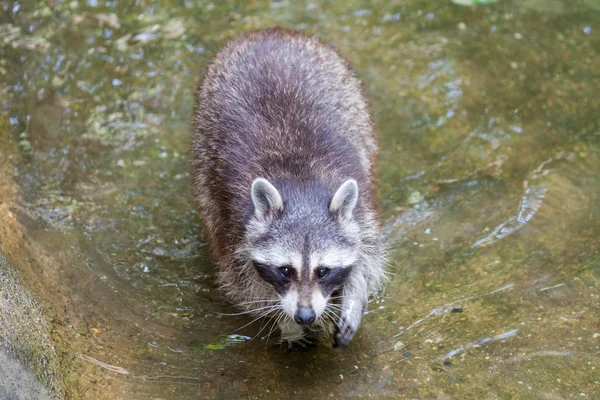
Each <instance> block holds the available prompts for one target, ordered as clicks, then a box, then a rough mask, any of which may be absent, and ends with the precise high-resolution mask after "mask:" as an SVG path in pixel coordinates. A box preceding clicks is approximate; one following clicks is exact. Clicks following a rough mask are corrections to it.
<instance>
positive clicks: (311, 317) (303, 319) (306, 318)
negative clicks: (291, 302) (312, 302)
mask: <svg viewBox="0 0 600 400" xmlns="http://www.w3.org/2000/svg"><path fill="white" fill-rule="evenodd" d="M315 319H317V314H316V313H315V310H313V308H312V307H306V306H299V307H298V310H297V311H296V315H294V320H295V321H296V322H297V323H299V324H302V325H310V324H312V323H313V322H315Z"/></svg>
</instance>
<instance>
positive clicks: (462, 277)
mask: <svg viewBox="0 0 600 400" xmlns="http://www.w3.org/2000/svg"><path fill="white" fill-rule="evenodd" d="M1 7H2V10H1V14H0V15H1V16H0V45H1V47H0V56H1V57H0V75H1V76H2V80H1V81H0V104H1V111H0V138H1V140H0V145H1V146H0V167H1V169H0V172H2V180H1V181H0V221H2V222H3V224H2V227H0V240H1V245H0V250H1V252H2V253H3V254H4V255H5V256H6V257H7V259H8V260H9V261H10V262H11V263H12V265H14V266H16V267H15V268H16V269H17V270H18V273H19V276H20V279H21V282H22V284H23V287H24V288H23V290H26V291H28V292H31V293H32V295H33V296H34V297H35V298H36V299H37V301H38V302H39V303H40V306H39V308H40V309H41V311H40V312H42V313H43V314H44V316H43V317H41V319H43V320H44V321H45V323H46V324H48V325H47V326H48V328H47V335H48V337H49V338H50V339H51V340H52V345H51V346H47V351H48V352H49V354H48V355H46V356H45V358H44V359H47V360H50V361H49V362H48V363H47V364H43V366H41V367H40V365H41V364H40V363H39V362H37V363H36V362H35V361H34V362H29V361H28V360H32V359H33V360H36V359H35V358H32V357H28V354H29V353H32V352H35V351H37V350H31V349H30V347H28V345H27V340H24V339H23V340H21V341H18V340H17V341H15V340H13V341H8V340H6V337H9V336H10V335H9V334H8V333H7V332H9V329H8V328H6V331H5V332H2V331H0V338H3V339H5V340H3V341H0V343H2V344H3V346H6V347H7V348H9V349H11V351H14V353H15V354H17V355H19V357H20V359H21V360H22V361H23V362H24V363H25V364H28V363H29V367H31V364H33V365H34V366H35V367H34V368H33V371H34V372H35V373H36V374H37V376H38V377H39V378H40V379H41V380H42V381H43V382H44V383H46V384H47V386H48V387H49V388H50V390H51V391H52V393H53V394H54V395H62V396H64V397H68V398H86V399H87V398H89V399H96V398H106V399H111V398H115V399H121V398H126V399H147V398H161V399H180V398H204V397H208V398H212V397H216V398H223V397H224V398H237V397H243V396H245V397H249V398H259V397H264V398H282V397H292V396H296V397H299V398H321V397H332V398H339V397H368V396H371V397H375V398H428V399H429V398H435V399H450V398H457V399H463V398H478V399H480V398H487V399H496V398H546V399H562V398H575V397H576V398H598V397H600V374H599V368H600V365H599V364H600V363H599V362H598V360H599V355H600V324H599V323H600V318H599V315H600V241H599V240H598V237H600V174H599V173H598V171H600V125H599V119H600V114H599V113H598V110H600V95H599V93H600V72H599V71H600V69H599V68H598V65H600V3H598V2H597V1H595V0H585V1H583V0H582V1H566V0H565V1H561V0H551V1H550V0H547V1H536V0H527V1H526V0H523V1H521V2H517V1H499V2H498V3H496V4H492V5H485V6H478V7H474V8H471V7H464V6H460V5H456V4H453V3H452V2H450V1H446V2H440V1H425V0H422V1H419V0H410V1H405V2H402V3H401V4H398V5H394V4H389V2H384V1H375V2H366V1H349V2H325V3H323V4H318V3H317V2H310V3H303V4H298V3H296V2H286V1H273V2H248V3H243V4H238V3H236V2H229V1H227V2H191V1H144V0H139V1H136V2H135V3H134V2H119V1H99V0H88V1H86V2H78V1H71V2H55V1H39V2H33V1H32V2H27V3H21V2H14V1H8V2H5V3H3V4H2V6H1ZM273 25H280V26H284V27H288V28H293V29H299V30H302V31H305V32H308V33H315V34H318V35H319V36H320V37H321V38H322V39H323V40H324V41H326V42H328V43H331V44H333V45H334V46H335V47H336V48H338V49H339V51H340V52H341V53H342V54H343V55H344V56H345V57H346V58H347V59H348V60H349V61H350V62H351V63H352V64H353V65H354V66H355V69H356V71H357V74H358V76H359V77H360V78H361V79H362V81H363V82H364V87H365V92H366V95H367V97H368V99H369V101H370V103H371V107H372V112H373V119H374V121H375V124H376V129H377V131H378V135H379V141H380V145H381V152H380V159H379V178H380V198H381V205H382V210H383V222H384V231H385V235H386V241H387V243H388V245H389V248H390V265H389V271H390V276H391V279H390V282H389V283H388V285H387V287H386V288H385V290H384V291H383V292H382V293H381V294H380V295H379V296H378V297H376V298H374V299H373V301H372V303H371V305H370V310H369V312H368V314H367V315H366V316H365V318H364V323H363V325H362V328H361V330H360V331H359V333H358V335H357V337H356V339H355V340H354V341H353V342H352V344H351V346H350V347H349V348H348V349H345V350H341V351H338V350H333V349H329V348H327V347H323V346H321V347H319V348H317V349H314V350H311V351H308V352H291V353H290V352H287V351H284V350H283V349H281V348H280V347H279V346H277V345H276V337H274V336H276V335H274V334H271V337H270V338H269V340H267V339H266V338H267V336H269V332H270V326H268V325H265V324H264V323H262V322H260V321H258V322H256V323H254V324H251V325H249V326H246V327H244V325H246V324H247V323H248V322H250V321H251V320H249V319H247V318H245V317H243V316H242V317H223V316H221V315H220V314H221V313H232V312H235V310H234V309H232V308H231V307H230V306H229V304H228V303H227V302H226V301H225V300H224V299H223V298H221V297H220V296H219V294H218V290H217V288H216V287H215V285H214V283H213V272H212V266H211V264H210V261H209V260H208V257H207V254H206V247H205V243H204V242H203V239H202V237H201V234H200V226H201V225H200V221H199V220H198V217H197V215H196V212H195V210H194V206H195V205H194V200H193V197H192V196H191V190H190V166H189V159H190V155H189V132H190V120H191V113H192V106H193V102H194V89H195V85H196V82H197V81H198V80H199V79H200V77H201V76H202V73H203V69H204V67H205V66H206V64H207V62H208V61H209V60H210V59H211V57H212V56H213V55H214V53H215V52H216V51H218V50H219V49H220V48H221V47H222V46H223V45H224V43H226V41H227V40H228V39H230V38H233V37H235V36H236V35H237V34H239V33H241V32H244V31H247V30H249V29H256V28H260V27H266V26H273ZM14 307H17V306H14ZM18 312H19V311H17V313H18ZM28 315H29V314H23V318H28ZM13 325H14V322H13ZM0 326H2V325H0ZM7 326H8V325H7ZM45 326H46V325H44V327H45ZM240 328H241V329H240ZM44 329H46V328H44ZM11 332H12V331H11ZM44 332H46V331H44ZM44 334H46V333H44ZM13 336H14V337H23V334H21V336H18V335H16V334H15V335H13ZM249 339H253V340H249ZM4 343H6V344H4ZM29 355H30V354H29ZM44 369H45V373H44Z"/></svg>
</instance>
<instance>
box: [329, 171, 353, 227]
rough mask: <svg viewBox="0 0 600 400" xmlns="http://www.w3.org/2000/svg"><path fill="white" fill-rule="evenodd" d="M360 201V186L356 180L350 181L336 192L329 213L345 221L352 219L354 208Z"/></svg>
mask: <svg viewBox="0 0 600 400" xmlns="http://www.w3.org/2000/svg"><path fill="white" fill-rule="evenodd" d="M357 201H358V184H357V183H356V180H354V179H348V180H347V181H346V182H344V183H342V186H340V187H339V189H338V190H337V191H336V192H335V194H334V195H333V199H331V203H329V212H330V213H331V214H333V215H336V216H341V217H342V218H345V219H350V218H352V213H353V212H354V207H356V202H357Z"/></svg>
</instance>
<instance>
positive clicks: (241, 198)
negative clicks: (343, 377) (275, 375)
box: [193, 29, 384, 346]
mask: <svg viewBox="0 0 600 400" xmlns="http://www.w3.org/2000/svg"><path fill="white" fill-rule="evenodd" d="M196 99H197V102H196V108H195V118H194V134H193V169H194V190H195V195H196V198H197V200H198V206H199V211H200V214H201V217H202V219H203V227H204V232H205V236H206V239H207V241H208V243H209V246H210V250H211V253H212V257H213V260H214V261H215V263H216V266H217V279H218V283H219V285H220V287H221V288H222V290H223V292H224V294H225V295H226V296H227V297H228V298H229V299H230V300H231V301H232V302H233V304H234V305H237V306H239V307H242V308H244V309H247V310H253V309H257V308H259V307H264V306H268V305H271V304H273V302H272V301H270V300H272V299H276V298H277V293H276V291H275V289H274V287H273V286H272V285H271V284H269V283H267V282H266V281H265V280H264V279H263V278H262V277H261V276H260V274H259V271H258V270H257V268H256V267H255V265H253V263H252V262H250V257H249V254H250V253H251V251H252V249H253V246H256V243H259V242H260V237H259V236H260V235H261V234H266V232H265V228H264V227H263V226H262V225H260V224H259V223H258V222H257V221H256V220H255V218H253V216H254V207H253V203H252V200H251V198H250V186H251V184H252V182H253V180H254V179H255V178H257V177H263V178H265V179H268V180H269V182H271V183H272V184H273V185H274V186H275V187H276V188H277V190H278V191H279V193H280V194H281V197H282V199H283V202H284V204H285V210H286V212H295V213H297V214H298V215H297V217H298V218H297V220H295V219H294V220H293V221H295V222H290V224H291V225H290V226H291V227H292V228H293V229H295V230H298V231H302V230H310V226H305V225H306V224H309V223H310V224H312V225H311V226H319V225H318V224H320V223H321V222H324V221H325V219H326V218H327V215H328V214H327V212H328V210H327V207H328V206H329V203H330V202H331V199H332V196H333V194H334V193H335V191H336V190H337V189H338V188H339V187H340V185H341V184H342V183H343V182H344V181H345V180H346V179H348V178H354V179H355V180H356V181H357V183H358V187H359V196H358V202H357V204H356V208H355V210H354V216H353V218H354V222H355V227H354V228H353V229H355V230H357V232H355V233H356V234H357V236H358V237H359V238H360V243H356V245H357V246H359V255H358V260H357V262H356V263H355V264H354V265H353V266H352V270H351V272H350V273H349V274H348V276H347V277H346V278H345V280H344V284H343V287H342V288H339V289H337V290H338V293H339V295H341V296H344V298H343V299H341V300H342V301H341V303H340V305H339V307H341V309H342V312H341V314H342V315H341V317H340V319H339V321H337V326H338V327H337V328H336V329H333V328H332V324H331V323H328V322H327V321H326V320H325V319H320V320H318V321H317V323H316V324H315V325H314V326H313V327H312V328H311V329H313V330H315V329H316V333H317V334H318V335H321V336H325V337H329V338H331V335H334V341H335V344H337V345H340V346H345V345H347V344H348V342H349V341H350V339H351V338H352V336H353V335H354V333H355V332H356V329H357V328H358V325H359V324H360V319H361V316H362V313H363V312H364V310H365V309H366V306H367V299H368V296H369V293H370V292H372V291H374V290H377V289H378V288H379V285H380V283H381V281H382V278H383V266H384V252H383V247H382V243H381V238H380V226H379V218H378V214H377V205H376V202H375V186H374V185H375V180H374V175H373V162H374V157H375V153H376V149H377V146H376V142H375V140H374V137H373V134H372V123H371V120H370V115H369V111H368V107H367V104H366V103H365V101H364V99H363V95H362V92H361V87H360V83H359V81H358V79H357V78H356V77H355V75H354V73H353V72H352V70H351V69H350V68H349V67H348V65H347V64H346V63H345V62H344V61H343V59H342V58H341V57H340V56H339V55H338V54H337V53H336V52H335V50H333V49H332V48H331V47H329V46H327V45H324V44H322V43H321V42H320V41H318V40H317V39H315V38H312V37H307V36H304V35H301V34H297V33H292V32H289V31H285V30H280V29H271V30H265V31H259V32H254V33H250V34H247V35H245V36H242V37H241V38H238V39H236V40H233V41H232V42H230V43H229V44H228V45H227V46H226V47H225V48H224V49H223V50H222V51H221V52H220V53H218V54H217V56H216V57H215V59H214V60H213V61H212V63H211V64H210V65H209V66H208V69H207V71H206V75H205V77H204V79H203V81H202V82H201V84H200V86H199V87H198V91H197V98H196ZM307 203H310V204H321V205H322V207H323V210H320V209H317V210H315V209H314V208H310V207H308V208H307V206H305V204H307ZM304 214H306V215H304ZM275 217H276V216H275ZM319 218H321V219H319ZM294 224H297V225H294ZM314 231H315V229H314V228H313V232H314ZM261 232H262V233H261ZM252 235H254V236H255V237H252ZM310 236H311V240H312V241H313V242H314V243H315V244H318V241H326V240H328V238H327V236H326V234H325V233H324V232H323V233H319V232H315V233H314V235H313V234H311V235H310ZM332 289H333V288H332ZM344 302H345V303H344ZM257 315H260V312H257ZM269 316H270V315H269ZM278 324H279V327H280V328H281V330H282V332H283V335H284V337H286V338H288V339H290V340H294V338H295V337H297V338H301V337H302V336H303V334H304V333H303V332H304V331H305V330H304V329H303V327H301V326H299V325H298V324H296V323H295V322H294V321H293V320H291V319H290V318H289V317H287V316H283V317H282V318H281V319H280V320H279V322H278Z"/></svg>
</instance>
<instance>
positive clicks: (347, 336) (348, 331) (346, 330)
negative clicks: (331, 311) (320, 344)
mask: <svg viewBox="0 0 600 400" xmlns="http://www.w3.org/2000/svg"><path fill="white" fill-rule="evenodd" d="M353 336H354V329H352V327H351V326H350V325H348V324H347V323H346V320H342V321H340V326H339V327H338V328H337V329H336V332H335V335H334V336H333V347H339V348H343V347H347V346H348V344H350V341H351V340H352V337H353Z"/></svg>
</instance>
